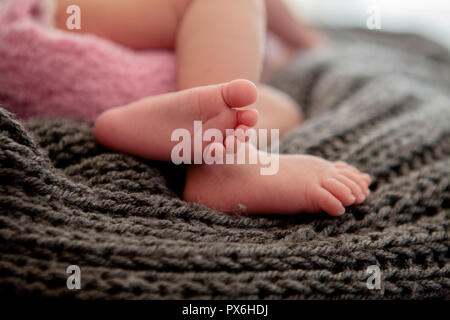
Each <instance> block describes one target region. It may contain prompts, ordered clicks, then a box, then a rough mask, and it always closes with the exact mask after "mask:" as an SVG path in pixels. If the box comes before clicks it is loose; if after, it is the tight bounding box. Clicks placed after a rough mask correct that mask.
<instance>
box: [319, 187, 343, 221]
mask: <svg viewBox="0 0 450 320" xmlns="http://www.w3.org/2000/svg"><path fill="white" fill-rule="evenodd" d="M315 200H316V201H317V202H318V204H319V206H320V208H321V209H322V210H323V211H325V212H326V213H328V214H329V215H331V216H341V215H343V214H344V213H345V208H344V206H343V205H342V203H341V201H339V200H338V199H337V198H336V197H335V196H334V195H333V194H332V193H330V192H329V191H327V190H326V189H324V188H320V189H319V190H318V192H317V198H316V199H315Z"/></svg>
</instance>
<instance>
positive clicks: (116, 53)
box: [0, 0, 176, 120]
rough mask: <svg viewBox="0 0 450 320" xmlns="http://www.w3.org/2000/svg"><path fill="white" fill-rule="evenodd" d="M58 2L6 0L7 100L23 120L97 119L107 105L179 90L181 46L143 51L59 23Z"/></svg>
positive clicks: (0, 89)
mask: <svg viewBox="0 0 450 320" xmlns="http://www.w3.org/2000/svg"><path fill="white" fill-rule="evenodd" d="M51 4H52V2H51V1H47V0H0V104H1V105H2V106H3V107H5V108H6V109H8V110H10V111H11V112H13V113H15V114H16V116H18V117H19V118H28V117H31V116H34V115H43V114H52V115H58V116H66V117H73V118H79V119H87V120H90V119H94V118H95V117H96V116H97V115H99V114H100V113H101V112H103V111H104V110H106V109H108V108H111V107H114V106H119V105H123V104H127V103H130V102H132V101H135V100H138V99H141V98H144V97H147V96H151V95H156V94H161V93H165V92H170V91H174V90H175V89H176V66H175V56H174V54H173V52H170V51H167V50H151V51H135V50H131V49H128V48H125V47H123V46H120V45H118V44H115V43H113V42H111V41H108V40H106V39H102V38H99V37H96V36H93V35H80V34H72V33H68V32H64V31H60V30H56V29H54V28H52V27H51V24H50V23H49V21H51V15H52V5H51Z"/></svg>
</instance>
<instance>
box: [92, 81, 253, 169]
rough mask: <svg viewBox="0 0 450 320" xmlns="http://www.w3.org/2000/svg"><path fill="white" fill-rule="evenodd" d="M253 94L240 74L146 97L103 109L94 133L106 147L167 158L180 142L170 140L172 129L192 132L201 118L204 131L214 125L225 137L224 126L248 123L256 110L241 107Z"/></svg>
mask: <svg viewBox="0 0 450 320" xmlns="http://www.w3.org/2000/svg"><path fill="white" fill-rule="evenodd" d="M256 98H257V90H256V86H255V85H254V84H253V83H252V82H250V81H247V80H241V79H239V80H234V81H231V82H228V83H223V84H218V85H211V86H204V87H197V88H193V89H188V90H183V91H178V92H174V93H168V94H164V95H159V96H154V97H149V98H145V99H143V100H140V101H137V102H134V103H131V104H129V105H127V106H124V107H118V108H113V109H110V110H108V111H106V112H104V113H103V114H101V115H100V117H99V118H98V119H97V120H96V122H95V128H94V134H95V137H96V139H97V140H98V141H99V142H100V143H101V144H102V145H104V146H105V147H107V148H109V149H113V150H116V151H121V152H126V153H130V154H133V155H137V156H141V157H144V158H149V159H154V160H163V161H170V160H171V151H172V148H173V147H174V146H175V145H176V144H177V143H178V141H171V135H172V132H173V131H174V130H175V129H187V130H189V132H190V133H191V137H193V133H194V121H202V128H203V130H204V131H206V130H207V129H209V128H216V129H219V130H220V131H222V134H223V136H224V137H225V136H226V131H225V130H226V129H234V128H236V127H237V126H239V125H246V126H250V127H252V126H254V125H255V124H256V122H257V119H258V113H257V111H256V110H254V109H246V110H240V109H239V108H242V107H246V106H248V105H251V104H253V103H254V102H255V101H256ZM191 140H192V141H193V140H194V139H191ZM206 145H207V144H206V143H204V146H203V147H206ZM191 150H192V152H193V151H194V148H193V147H192V148H191ZM191 156H192V155H191Z"/></svg>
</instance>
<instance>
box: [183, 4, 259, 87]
mask: <svg viewBox="0 0 450 320" xmlns="http://www.w3.org/2000/svg"><path fill="white" fill-rule="evenodd" d="M265 17H266V13H265V5H264V2H263V1H260V0H245V1H242V0H193V1H192V2H191V4H190V5H189V7H188V8H187V10H186V12H185V13H184V16H183V18H182V20H181V24H180V27H179V30H178V35H177V43H176V51H177V59H178V68H179V70H178V84H179V88H180V89H186V88H191V87H196V86H201V85H206V84H213V83H220V82H224V81H231V80H233V79H237V78H244V79H248V80H250V81H253V82H255V83H256V82H258V81H259V80H260V76H261V71H262V62H263V52H264V41H265V34H266V23H265Z"/></svg>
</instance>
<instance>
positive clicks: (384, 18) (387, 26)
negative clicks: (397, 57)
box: [286, 0, 450, 48]
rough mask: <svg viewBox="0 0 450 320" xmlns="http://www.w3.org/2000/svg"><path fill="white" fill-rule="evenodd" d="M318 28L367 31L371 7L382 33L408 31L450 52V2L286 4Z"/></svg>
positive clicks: (298, 0) (322, 0)
mask: <svg viewBox="0 0 450 320" xmlns="http://www.w3.org/2000/svg"><path fill="white" fill-rule="evenodd" d="M286 2H287V3H288V4H289V5H291V6H292V7H293V8H294V9H295V10H296V12H299V14H300V15H301V16H302V17H303V18H304V19H305V20H306V21H309V22H311V23H312V24H314V25H318V26H339V27H345V26H349V27H350V26H351V27H361V28H367V24H366V23H367V19H368V18H369V16H370V15H371V14H370V12H369V13H368V12H367V10H369V8H370V7H376V8H378V10H379V13H380V22H381V31H399V32H402V31H406V32H413V33H418V34H421V35H424V36H427V37H429V38H432V39H434V40H436V41H438V42H441V43H442V44H444V45H446V46H447V47H448V48H450V0H286Z"/></svg>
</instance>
